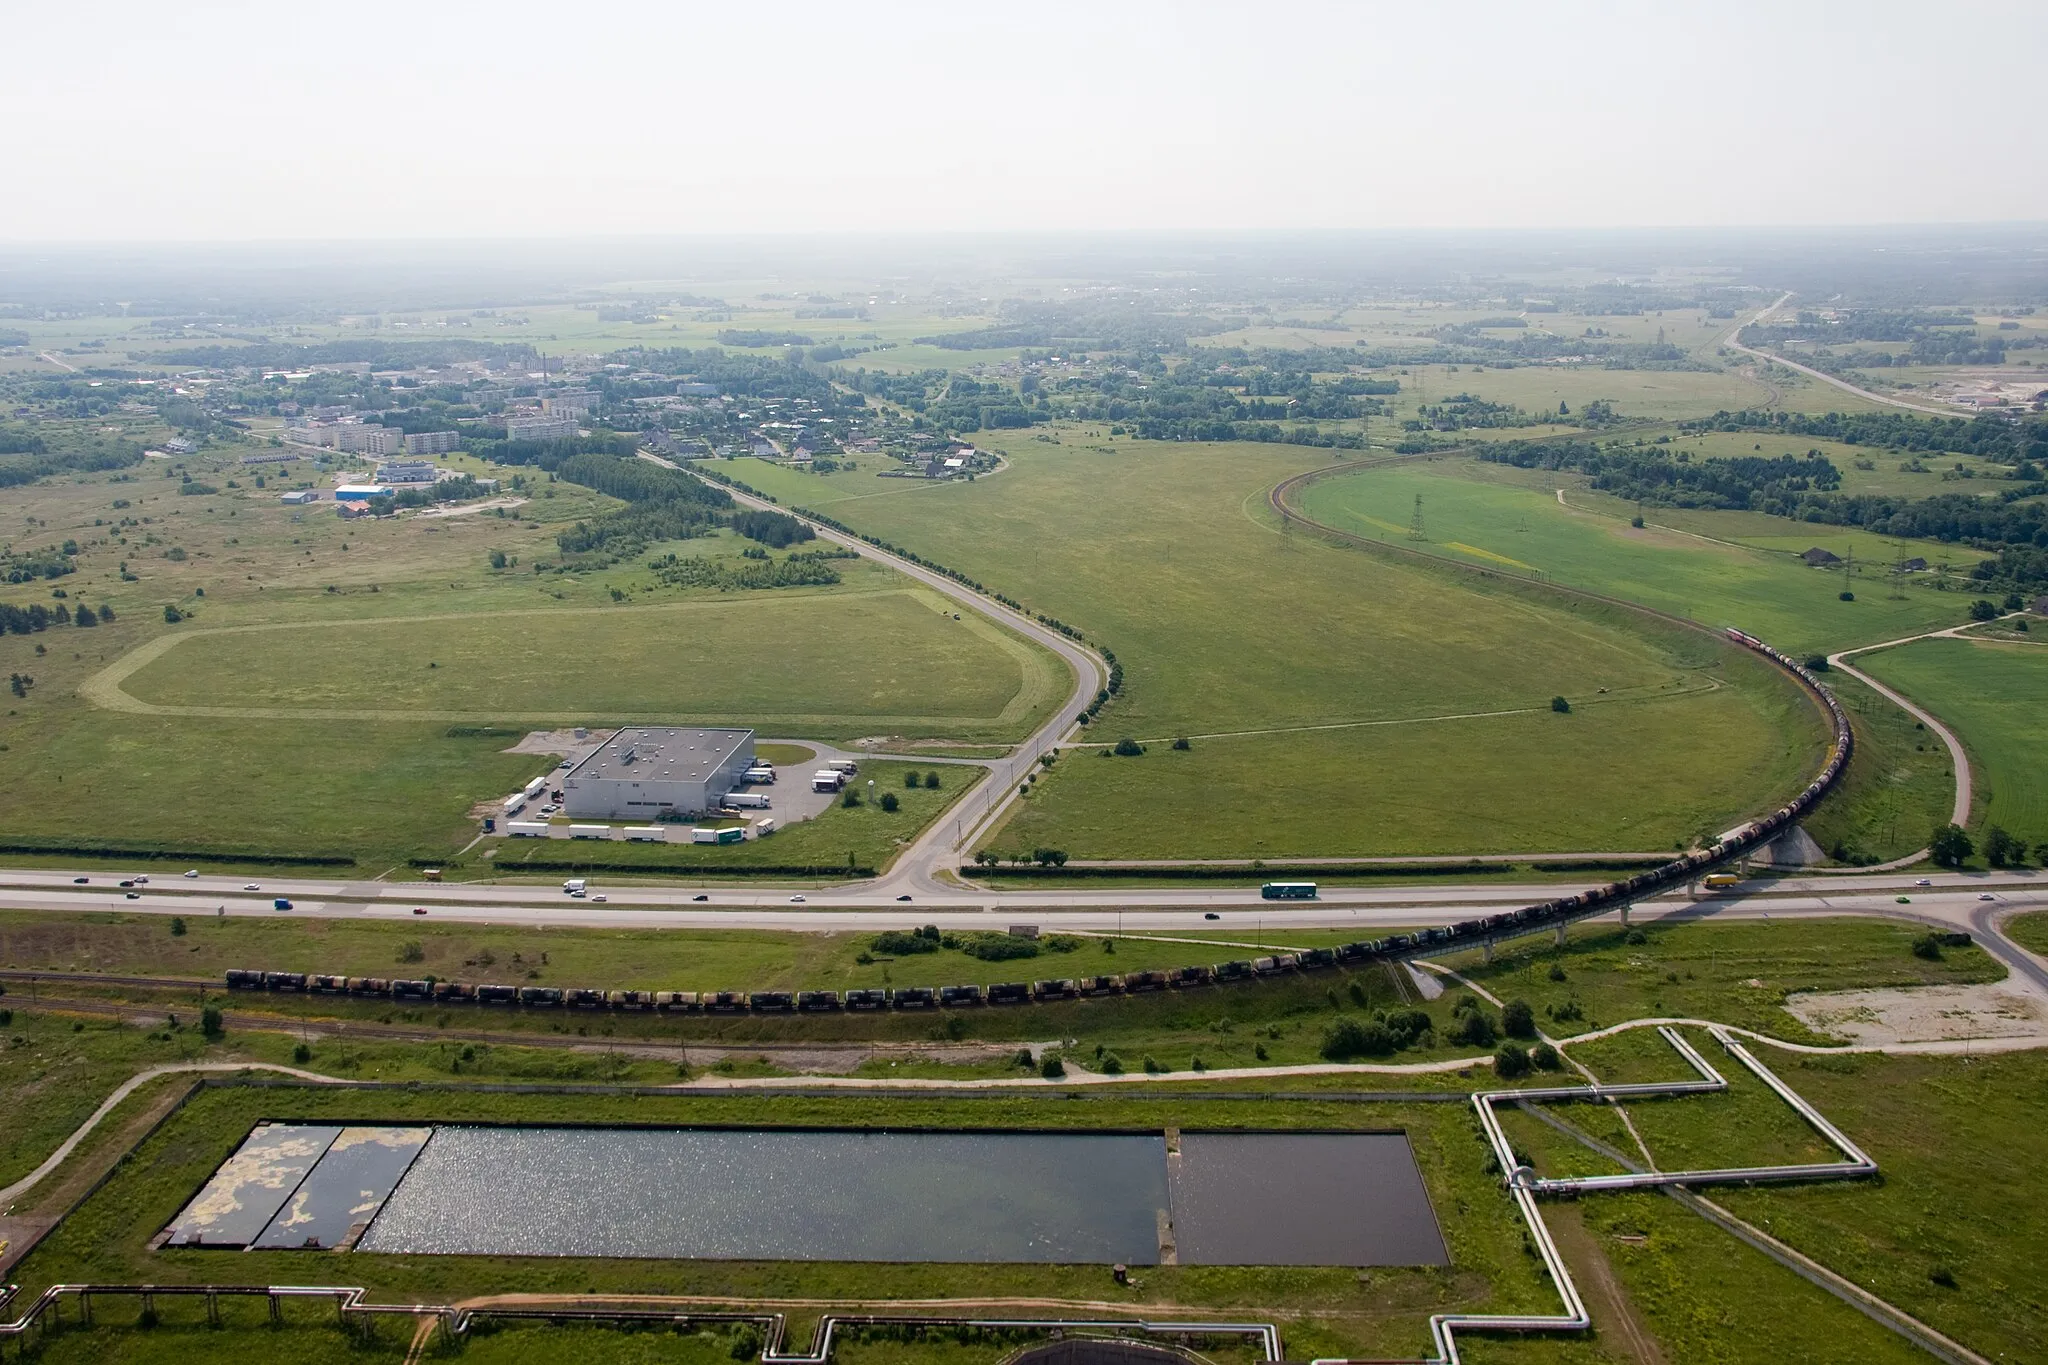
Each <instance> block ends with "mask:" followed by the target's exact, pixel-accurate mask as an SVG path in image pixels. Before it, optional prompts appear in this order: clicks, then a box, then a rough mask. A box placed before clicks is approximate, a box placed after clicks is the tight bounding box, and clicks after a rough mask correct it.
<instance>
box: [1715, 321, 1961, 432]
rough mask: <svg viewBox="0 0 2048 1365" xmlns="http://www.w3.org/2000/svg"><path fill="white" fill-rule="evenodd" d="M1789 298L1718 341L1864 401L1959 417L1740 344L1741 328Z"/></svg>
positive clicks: (1738, 324)
mask: <svg viewBox="0 0 2048 1365" xmlns="http://www.w3.org/2000/svg"><path fill="white" fill-rule="evenodd" d="M1791 297H1792V293H1791V291H1790V290H1787V291H1786V292H1785V293H1784V294H1783V295H1781V296H1780V297H1779V299H1778V301H1777V302H1776V303H1774V304H1772V305H1771V306H1770V307H1768V308H1765V309H1761V310H1759V311H1758V312H1757V313H1756V314H1755V315H1754V316H1752V317H1751V318H1750V319H1749V320H1748V321H1746V322H1738V323H1736V324H1735V326H1734V328H1733V329H1732V330H1730V331H1729V333H1728V335H1727V336H1725V337H1723V338H1722V339H1721V344H1722V345H1723V346H1726V347H1727V348H1728V349H1729V350H1731V351H1740V352H1742V353H1743V354H1744V355H1747V356H1755V357H1756V358H1757V359H1758V360H1768V361H1769V362H1771V363H1772V364H1773V365H1783V366H1784V367H1785V368H1786V369H1788V370H1797V371H1799V373H1801V374H1803V375H1805V376H1807V377H1808V378H1809V379H1818V380H1819V381H1820V382H1821V383H1823V384H1832V385H1834V386H1835V387H1836V388H1838V389H1840V390H1842V391H1843V392H1844V393H1853V394H1855V395H1856V396H1857V397H1858V398H1861V399H1863V400H1864V401H1866V402H1870V403H1882V404H1884V405H1885V406H1886V407H1888V408H1905V409H1907V410H1908V411H1910V412H1924V413H1927V414H1929V415H1931V416H1934V417H1959V416H1961V415H1962V414H1961V413H1960V412H1958V411H1957V410H1956V409H1954V408H1930V407H1927V406H1926V405H1924V404H1921V403H1908V402H1907V401H1906V400H1905V399H1903V398H1887V397H1885V396H1884V395H1883V394H1881V393H1872V392H1871V391H1870V390H1869V389H1859V388H1857V387H1856V386H1855V385H1854V384H1851V383H1850V382H1849V381H1848V380H1846V379H1837V378H1835V376H1833V375H1831V374H1828V373H1827V372H1826V371H1824V370H1816V369H1814V368H1813V366H1811V365H1802V364H1800V363H1799V362H1798V361H1796V360H1787V359H1785V357H1783V356H1781V355H1772V354H1771V353H1770V352H1769V351H1759V350H1757V349H1756V348H1755V347H1753V346H1745V345H1743V344H1742V329H1743V328H1745V327H1753V326H1755V325H1756V324H1757V323H1759V322H1762V321H1763V320H1764V319H1765V318H1767V317H1769V316H1770V315H1771V314H1773V313H1775V312H1777V311H1778V310H1779V309H1780V308H1783V307H1784V306H1785V301H1786V300H1787V299H1789V298H1791Z"/></svg>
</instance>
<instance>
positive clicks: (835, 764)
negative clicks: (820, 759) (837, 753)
mask: <svg viewBox="0 0 2048 1365" xmlns="http://www.w3.org/2000/svg"><path fill="white" fill-rule="evenodd" d="M825 766H826V767H828V768H830V769H831V770H832V771H833V772H835V773H845V774H846V775H847V776H848V777H852V776H853V775H854V774H855V773H857V772H859V771H860V764H858V763H856V762H854V761H853V760H852V759H850V758H834V759H830V760H828V761H827V762H826V764H825Z"/></svg>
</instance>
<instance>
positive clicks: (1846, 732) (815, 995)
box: [227, 629, 1854, 1014]
mask: <svg viewBox="0 0 2048 1365" xmlns="http://www.w3.org/2000/svg"><path fill="white" fill-rule="evenodd" d="M1727 634H1728V638H1729V639H1730V640H1732V641H1733V642H1735V643H1736V644H1739V645H1741V646H1743V647H1744V648H1746V649H1750V650H1753V651H1755V652H1756V653H1758V654H1761V655H1762V656H1764V657H1765V658H1766V659H1768V660H1770V661H1771V662H1772V663H1773V664H1775V665H1777V666H1778V667H1779V668H1781V669H1783V670H1784V671H1785V672H1787V673H1789V674H1791V675H1792V676H1793V677H1794V678H1796V679H1798V681H1799V683H1800V685H1801V686H1803V687H1805V688H1806V690H1807V691H1808V692H1809V693H1810V694H1811V695H1812V696H1813V697H1814V699H1815V700H1816V701H1818V702H1819V703H1820V705H1821V707H1822V708H1823V709H1824V710H1825V711H1826V713H1827V715H1828V719H1829V722H1830V725H1831V726H1832V729H1833V732H1834V733H1833V737H1832V739H1831V740H1830V742H1829V747H1828V756H1827V761H1826V762H1825V763H1824V764H1822V765H1821V769H1820V773H1819V775H1817V776H1816V777H1815V778H1814V779H1813V781H1811V782H1810V783H1808V784H1807V786H1806V788H1805V790H1804V791H1801V792H1800V793H1799V794H1798V795H1797V796H1795V797H1793V798H1792V800H1791V801H1789V802H1787V803H1786V804H1785V805H1784V806H1782V807H1780V808H1779V809H1777V810H1775V811H1773V812H1771V813H1770V814H1769V815H1765V816H1762V817H1760V818H1758V819H1755V820H1751V821H1750V822H1748V823H1747V824H1744V825H1741V826H1739V827H1738V828H1736V829H1733V830H1731V831H1729V832H1728V833H1727V834H1725V835H1723V836H1721V838H1720V839H1718V840H1717V841H1716V842H1714V843H1713V844H1711V845H1709V846H1708V847H1706V848H1703V849H1700V850H1699V851H1698V852H1695V853H1689V854H1686V855H1685V856H1683V857H1679V858H1674V859H1672V860H1671V861H1670V862H1668V863H1665V864H1663V865H1662V866H1660V867H1656V868H1653V869H1651V870H1650V871H1647V872H1641V873H1638V874H1636V875H1635V876H1633V877H1629V878H1626V879H1624V880H1622V881H1618V882H1611V883H1609V884H1608V885H1606V886H1600V887H1595V888H1594V889H1592V890H1590V891H1582V892H1579V893H1578V894H1576V895H1571V896H1562V897H1559V898H1558V899H1556V900H1547V901H1540V902H1538V903H1537V904H1535V905H1525V906H1522V907H1521V908H1520V909H1516V910H1505V911H1502V912H1501V913H1499V914H1494V915H1485V916H1482V917H1480V918H1477V919H1469V920H1463V921H1460V922H1459V923H1457V924H1453V925H1446V926H1442V927H1437V928H1430V929H1420V930H1417V931H1416V932H1415V933H1413V934H1390V935H1388V936H1387V937H1386V938H1376V939H1361V940H1359V941H1358V942H1355V943H1347V944H1344V945H1343V946H1342V947H1339V948H1312V949H1309V950H1307V951H1305V952H1300V953H1274V954H1271V955H1269V956H1264V957H1257V958H1253V959H1250V960H1248V961H1232V962H1218V963H1216V964H1215V965H1213V966H1207V967H1203V966H1191V967H1179V968H1173V969H1170V970H1163V971H1139V972H1129V973H1125V974H1124V975H1121V976H1116V975H1111V976H1088V977H1080V978H1058V979H1051V980H1045V981H1030V982H1024V981H1011V982H1001V983H998V984H996V985H993V986H988V987H982V986H976V985H961V986H898V987H896V988H894V989H892V990H879V989H867V990H850V991H846V992H845V993H844V994H842V993H840V992H838V991H608V990H595V989H588V988H566V989H565V988H557V987H553V986H516V987H515V986H500V985H490V984H475V985H472V984H470V983H468V982H462V981H435V980H431V979H427V980H405V981H394V980H386V979H384V978H382V977H375V976H321V975H308V974H307V973H305V972H264V971H245V970H237V971H230V972H229V973H228V974H227V984H228V988H229V989H230V990H253V991H277V992H293V993H306V994H313V995H350V996H362V997H373V998H377V999H385V1000H401V1001H403V1000H432V1001H440V1002H468V1003H471V1004H476V1005H486V1006H488V1005H506V1006H512V1007H525V1008H544V1009H609V1010H658V1011H661V1012H663V1013H669V1014H694V1013H707V1012H708V1013H713V1014H738V1013H755V1014H771V1013H773V1014H783V1013H791V1012H804V1013H809V1012H819V1011H827V1010H841V1009H846V1010H885V1009H894V1010H922V1009H972V1008H977V1007H988V1006H995V1005H1008V1004H1023V1003H1027V1002H1042V1001H1051V1000H1073V999H1077V998H1086V997H1093V996H1105V995H1132V994H1139V993H1144V992H1150V991H1161V990H1188V989H1193V988H1197V987H1201V986H1208V985H1213V984H1217V983H1228V982H1233V981H1248V980H1252V979H1254V978H1259V977H1273V976H1279V975H1284V974H1288V973H1294V972H1307V971H1315V970H1318V969H1321V968H1327V967H1334V966H1338V965H1342V966H1346V967H1359V966H1370V965H1372V964H1374V963H1378V962H1387V961H1398V960H1400V959H1404V958H1411V957H1427V956H1433V955H1436V954H1439V953H1444V952H1450V951H1455V950H1457V949H1460V948H1470V947H1475V946H1477V945H1479V944H1482V943H1488V942H1492V941H1493V940H1495V939H1501V938H1512V937H1515V936H1517V935H1520V934H1527V933H1531V932H1534V931H1536V930H1538V929H1549V928H1553V927H1556V926H1561V925H1564V924H1569V923H1570V922H1572V921H1573V920H1579V919H1584V918H1586V917H1588V916H1591V915H1599V914H1605V913H1607V912H1609V911H1612V910H1614V909H1617V908H1619V907H1621V906H1625V905H1628V904H1629V903H1631V902H1632V901H1635V900H1638V899H1641V898H1644V897H1647V896H1651V895H1655V894H1657V893H1658V892H1661V891H1664V890H1666V889H1667V888H1669V887H1673V886H1680V885H1684V884H1686V883H1688V882H1693V881H1697V880H1699V879H1700V878H1702V877H1703V876H1705V875H1706V872H1707V870H1708V869H1709V868H1712V867H1716V866H1719V865H1720V864H1722V863H1726V862H1729V861H1730V860H1732V859H1736V858H1740V857H1742V856H1744V855H1746V854H1749V853H1752V852H1754V851H1756V850H1757V849H1760V848H1762V847H1764V846H1765V845H1766V844H1769V843H1770V842H1771V841H1772V840H1773V839H1775V838H1777V837H1778V835H1779V834H1781V833H1783V832H1784V831H1785V830H1786V829H1788V828H1790V827H1791V826H1792V825H1794V824H1796V823H1798V821H1799V820H1800V819H1801V818H1803V817H1804V816H1805V815H1806V814H1807V812H1808V811H1810V810H1812V809H1813V807H1814V806H1815V805H1816V804H1817V803H1818V802H1819V801H1820V799H1821V798H1822V797H1823V796H1825V795H1826V794H1827V793H1828V791H1829V789H1830V788H1832V787H1833V786H1834V785H1835V783H1836V782H1837V781H1838V780H1839V779H1840V778H1841V776H1842V771H1843V769H1845V768H1846V767H1847V766H1848V763H1849V754H1850V750H1851V748H1852V746H1853V744H1854V736H1853V735H1852V733H1851V731H1850V729H1849V717H1848V714H1847V713H1846V712H1845V711H1843V709H1842V706H1841V703H1840V702H1838V701H1836V700H1835V696H1834V694H1833V693H1832V692H1830V691H1829V690H1828V689H1827V688H1826V687H1824V686H1822V685H1821V682H1820V680H1819V679H1817V678H1815V677H1814V676H1813V674H1812V673H1811V672H1809V671H1808V670H1807V669H1806V668H1805V666H1803V665H1802V664H1800V663H1798V662H1797V661H1796V660H1794V659H1791V658H1788V657H1787V656H1786V655H1784V654H1781V653H1779V652H1778V651H1777V650H1775V649H1773V648H1771V647H1770V646H1769V645H1767V644H1765V643H1764V642H1763V641H1761V640H1759V639H1757V638H1756V637H1754V636H1752V635H1746V634H1744V633H1743V632H1741V631H1739V630H1732V629H1731V630H1729V631H1728V632H1727Z"/></svg>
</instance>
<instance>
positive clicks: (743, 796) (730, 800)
mask: <svg viewBox="0 0 2048 1365" xmlns="http://www.w3.org/2000/svg"><path fill="white" fill-rule="evenodd" d="M725 804H726V805H728V806H731V807H732V808H733V809H734V810H767V809H768V806H769V801H768V798H767V797H765V796H763V795H761V794H760V793H759V792H727V793H726V794H725Z"/></svg>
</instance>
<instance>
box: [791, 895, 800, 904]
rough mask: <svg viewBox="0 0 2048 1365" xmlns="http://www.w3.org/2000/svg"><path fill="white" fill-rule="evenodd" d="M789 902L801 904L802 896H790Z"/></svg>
mask: <svg viewBox="0 0 2048 1365" xmlns="http://www.w3.org/2000/svg"><path fill="white" fill-rule="evenodd" d="M789 903H790V904H791V905H802V904H803V903H804V898H803V897H802V896H791V897H790V898H789Z"/></svg>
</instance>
